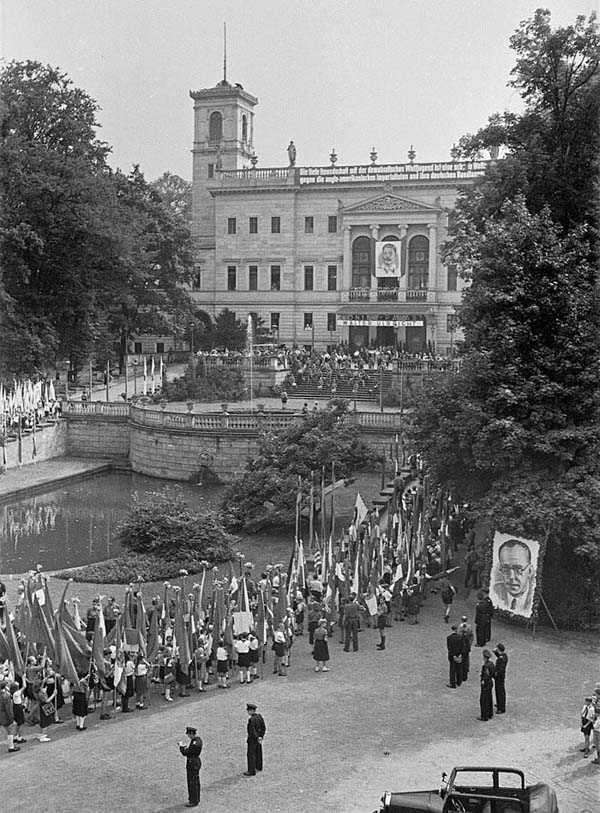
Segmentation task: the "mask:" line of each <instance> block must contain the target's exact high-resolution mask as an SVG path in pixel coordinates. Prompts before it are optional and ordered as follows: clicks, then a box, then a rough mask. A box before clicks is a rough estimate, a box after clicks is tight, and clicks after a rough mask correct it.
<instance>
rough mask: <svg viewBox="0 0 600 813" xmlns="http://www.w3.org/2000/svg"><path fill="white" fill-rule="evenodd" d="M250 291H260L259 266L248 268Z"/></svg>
mask: <svg viewBox="0 0 600 813" xmlns="http://www.w3.org/2000/svg"><path fill="white" fill-rule="evenodd" d="M248 290H249V291H258V266H257V265H249V266H248Z"/></svg>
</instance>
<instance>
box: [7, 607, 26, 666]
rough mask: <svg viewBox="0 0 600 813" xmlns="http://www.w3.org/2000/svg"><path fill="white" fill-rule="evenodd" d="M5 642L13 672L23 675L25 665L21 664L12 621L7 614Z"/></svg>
mask: <svg viewBox="0 0 600 813" xmlns="http://www.w3.org/2000/svg"><path fill="white" fill-rule="evenodd" d="M7 610H8V608H7ZM6 642H7V644H8V649H9V651H10V660H11V661H12V665H13V666H14V667H15V672H16V673H17V674H18V675H23V674H24V673H25V664H24V663H23V656H22V655H21V650H20V649H19V644H18V641H17V636H16V635H15V628H14V627H13V624H12V619H11V617H10V614H8V613H7V617H6Z"/></svg>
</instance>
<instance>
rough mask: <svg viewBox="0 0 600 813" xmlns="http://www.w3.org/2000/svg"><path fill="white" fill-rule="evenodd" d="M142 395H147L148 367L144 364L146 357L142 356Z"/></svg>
mask: <svg viewBox="0 0 600 813" xmlns="http://www.w3.org/2000/svg"><path fill="white" fill-rule="evenodd" d="M142 394H143V395H148V365H147V364H146V356H144V384H143V387H142Z"/></svg>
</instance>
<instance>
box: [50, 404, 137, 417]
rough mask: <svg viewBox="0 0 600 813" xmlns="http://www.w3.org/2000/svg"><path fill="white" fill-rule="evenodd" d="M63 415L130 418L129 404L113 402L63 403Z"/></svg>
mask: <svg viewBox="0 0 600 813" xmlns="http://www.w3.org/2000/svg"><path fill="white" fill-rule="evenodd" d="M62 414H63V415H79V416H86V417H88V416H95V415H101V416H102V417H103V418H128V417H129V404H125V403H123V404H121V403H118V402H117V403H113V402H112V401H108V402H107V401H63V402H62Z"/></svg>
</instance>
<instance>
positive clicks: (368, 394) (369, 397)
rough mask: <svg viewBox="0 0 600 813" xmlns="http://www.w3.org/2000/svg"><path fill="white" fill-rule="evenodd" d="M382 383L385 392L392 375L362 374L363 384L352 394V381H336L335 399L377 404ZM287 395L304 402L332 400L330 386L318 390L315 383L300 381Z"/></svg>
mask: <svg viewBox="0 0 600 813" xmlns="http://www.w3.org/2000/svg"><path fill="white" fill-rule="evenodd" d="M380 381H382V383H383V391H384V392H387V391H388V390H389V389H390V387H391V385H392V375H391V373H389V372H384V373H383V375H381V373H379V372H377V371H374V370H371V371H368V372H366V373H365V374H364V378H363V384H360V385H359V386H358V387H357V388H356V394H355V392H354V383H353V382H352V381H341V380H338V381H337V389H336V392H335V397H336V398H345V399H346V400H347V401H354V399H355V398H356V400H357V401H360V402H361V403H364V402H367V403H376V404H377V403H379V383H380ZM287 393H288V395H289V396H290V397H293V398H303V399H304V400H305V401H311V400H313V401H318V400H322V399H326V400H329V399H330V398H333V397H334V396H333V394H332V391H331V386H329V385H328V384H325V383H324V384H323V386H322V387H321V388H319V386H318V384H317V382H316V381H302V382H300V383H298V384H296V386H295V387H288V389H287Z"/></svg>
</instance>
